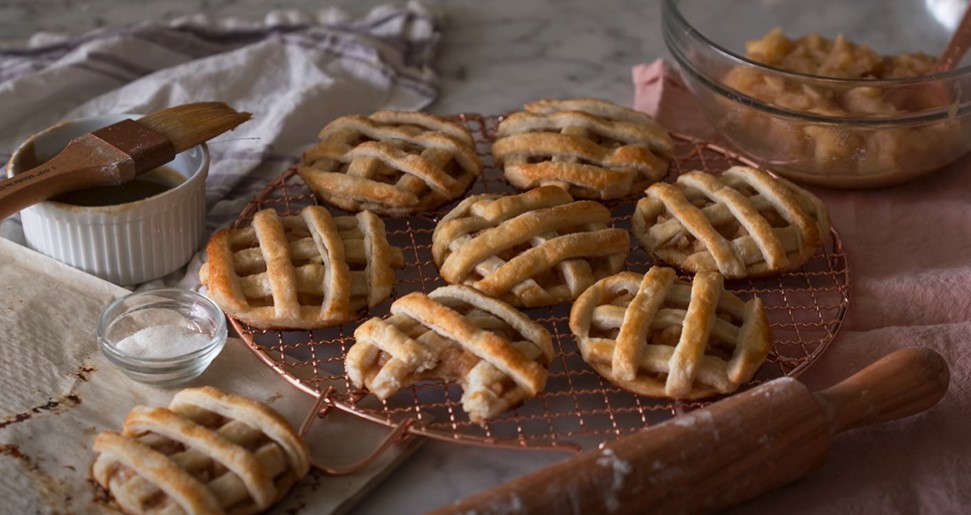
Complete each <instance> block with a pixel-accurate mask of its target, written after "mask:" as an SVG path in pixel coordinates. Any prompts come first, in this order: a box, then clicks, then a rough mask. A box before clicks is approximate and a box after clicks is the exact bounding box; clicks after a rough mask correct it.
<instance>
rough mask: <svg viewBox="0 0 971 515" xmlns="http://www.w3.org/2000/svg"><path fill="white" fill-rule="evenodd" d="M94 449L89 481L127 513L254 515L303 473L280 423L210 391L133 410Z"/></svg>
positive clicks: (295, 440)
mask: <svg viewBox="0 0 971 515" xmlns="http://www.w3.org/2000/svg"><path fill="white" fill-rule="evenodd" d="M94 450H95V452H98V453H100V454H99V456H98V458H97V459H96V460H95V463H94V466H93V467H92V473H93V475H94V478H95V480H96V481H97V482H98V484H99V485H101V486H102V487H103V488H104V489H106V490H107V491H108V493H109V494H110V495H111V497H112V498H114V500H115V501H116V502H117V503H118V505H119V506H120V507H121V508H122V509H123V510H124V511H125V512H126V513H157V514H163V513H165V514H193V515H196V514H217V513H234V514H247V513H257V512H260V511H263V510H265V509H266V508H268V507H269V506H270V505H272V504H273V503H275V502H277V501H279V500H280V499H282V498H283V496H284V495H286V493H287V492H288V491H289V490H290V487H291V486H292V485H293V484H294V483H295V482H296V481H298V480H299V479H300V478H302V477H303V476H305V475H306V474H307V472H308V471H309V469H310V463H309V456H308V451H307V448H306V445H305V444H304V443H303V441H302V440H301V439H300V437H299V436H298V435H297V434H296V433H295V432H294V431H293V429H292V428H291V427H290V425H289V424H288V423H287V421H286V420H285V419H283V417H281V416H280V415H279V414H277V413H276V412H275V411H273V410H271V409H270V408H268V407H266V406H264V405H262V404H260V403H258V402H256V401H253V400H250V399H247V398H244V397H240V396H237V395H232V394H228V393H226V392H223V391H221V390H218V389H216V388H212V387H202V388H191V389H186V390H182V391H181V392H179V393H177V394H176V395H175V397H174V398H173V399H172V403H171V404H169V407H168V408H149V407H145V406H137V407H135V408H134V409H132V411H131V412H130V413H129V414H128V417H127V418H126V419H125V422H124V426H123V429H122V431H121V433H120V434H119V433H115V432H105V433H101V434H99V435H98V436H97V437H96V438H95V441H94Z"/></svg>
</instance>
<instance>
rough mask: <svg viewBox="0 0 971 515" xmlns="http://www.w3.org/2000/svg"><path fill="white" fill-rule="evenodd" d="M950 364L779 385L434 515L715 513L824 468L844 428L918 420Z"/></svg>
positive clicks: (889, 365)
mask: <svg viewBox="0 0 971 515" xmlns="http://www.w3.org/2000/svg"><path fill="white" fill-rule="evenodd" d="M949 375H950V374H949V372H948V368H947V363H945V361H944V359H943V358H942V357H941V356H940V355H938V354H937V353H935V352H934V351H931V350H929V349H924V348H919V347H910V348H905V349H902V350H898V351H896V352H894V353H892V354H890V355H888V356H885V357H883V358H882V359H880V360H879V361H877V362H876V363H874V364H872V365H870V366H869V367H867V368H865V369H863V370H862V371H860V372H858V373H857V374H855V375H853V376H852V377H850V378H849V379H846V380H845V381H843V382H841V383H839V384H837V385H836V386H834V387H832V388H829V389H828V390H824V391H821V392H818V393H815V394H814V393H812V392H810V391H809V389H808V388H806V387H805V386H804V385H803V384H801V383H799V382H798V381H796V380H795V379H792V378H780V379H776V380H773V381H770V382H767V383H765V384H762V385H760V386H758V387H756V388H753V389H751V390H748V391H745V392H742V393H740V394H737V395H734V396H732V397H729V398H727V399H724V400H722V401H719V402H716V403H713V404H711V405H709V406H708V407H706V408H702V409H698V410H695V411H692V412H690V413H688V414H686V415H683V416H680V417H677V418H674V419H672V420H669V421H667V422H665V423H663V424H659V425H657V426H654V427H652V428H650V429H647V430H645V431H641V432H638V433H635V434H632V435H629V436H626V437H623V438H619V439H617V440H614V441H611V442H607V443H605V444H604V445H602V446H601V447H602V448H600V449H597V450H592V451H587V452H584V453H582V454H579V455H577V456H576V457H573V458H571V459H568V460H566V461H563V462H561V463H558V464H556V465H552V466H550V467H547V468H545V469H542V470H539V471H537V472H534V473H532V474H529V475H527V476H525V477H522V478H519V479H516V480H513V481H510V482H508V483H505V484H502V485H499V486H497V487H495V488H493V489H491V490H487V491H484V492H482V493H479V494H476V495H473V496H471V497H468V498H466V499H463V500H460V501H457V502H455V503H453V504H451V505H449V506H446V507H444V508H441V509H439V510H437V511H435V512H433V513H435V514H443V513H475V514H477V515H482V514H488V513H494V514H499V513H502V514H509V513H557V514H561V513H575V514H581V513H582V514H591V513H613V514H621V513H665V514H667V513H685V514H690V513H714V512H718V511H720V510H723V509H725V508H727V507H729V506H732V505H735V504H738V503H740V502H743V501H745V500H747V499H751V498H753V497H755V496H757V495H759V494H762V493H764V492H768V491H770V490H772V489H775V488H778V487H780V486H782V485H785V484H787V483H789V482H792V481H794V480H796V479H798V478H800V477H802V476H804V475H806V474H807V473H809V472H810V471H812V470H813V469H815V468H816V467H819V466H820V465H821V464H822V463H823V461H824V459H825V457H826V453H827V451H828V449H829V445H830V438H831V437H832V436H833V435H835V434H837V433H839V432H841V431H844V430H846V429H849V428H852V427H858V426H863V425H868V424H874V423H877V422H884V421H887V420H893V419H897V418H901V417H906V416H909V415H914V414H916V413H919V412H921V411H923V410H925V409H927V408H929V407H931V406H933V405H934V404H935V403H937V401H939V400H940V399H941V397H943V396H944V392H945V391H947V385H948V380H949Z"/></svg>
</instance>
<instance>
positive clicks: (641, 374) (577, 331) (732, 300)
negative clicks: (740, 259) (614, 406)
mask: <svg viewBox="0 0 971 515" xmlns="http://www.w3.org/2000/svg"><path fill="white" fill-rule="evenodd" d="M570 330H571V331H572V332H573V334H574V335H575V336H576V338H577V343H578V345H579V347H580V352H581V354H582V356H583V359H584V360H585V361H586V362H587V363H589V364H590V366H592V367H593V368H594V370H596V371H597V372H598V373H599V374H600V375H602V376H603V377H604V378H606V379H607V380H608V381H610V382H612V383H614V384H616V385H617V386H619V387H621V388H624V389H627V390H630V391H633V392H635V393H639V394H642V395H647V396H651V397H664V398H674V399H698V398H703V397H710V396H712V395H717V394H727V393H731V392H734V391H735V390H736V389H737V388H738V387H739V385H741V384H742V383H745V382H747V381H749V380H750V379H751V378H752V376H753V375H754V374H755V372H756V371H757V370H758V369H759V367H760V366H761V365H762V362H763V361H764V360H765V358H766V356H767V355H768V352H769V348H770V347H771V344H772V340H771V334H770V331H769V325H768V321H767V320H766V316H765V310H764V308H763V306H762V302H761V301H760V300H759V299H758V298H754V299H752V300H750V301H748V302H743V301H742V300H741V299H739V298H738V297H736V296H735V295H734V294H732V293H731V292H729V291H726V290H725V289H724V287H723V278H722V276H721V274H719V273H717V272H700V273H698V274H697V275H695V276H694V279H693V282H692V283H690V284H689V283H687V282H684V281H680V280H677V277H676V274H675V272H674V270H673V269H671V268H666V267H653V268H652V269H651V270H650V271H649V272H648V273H647V274H645V275H643V276H642V275H640V274H636V273H633V272H621V273H619V274H616V275H613V276H610V277H607V278H604V279H601V280H600V281H598V282H597V283H596V284H594V285H593V286H591V287H590V288H589V289H588V290H587V291H585V292H584V293H583V295H581V296H580V298H578V299H577V300H576V302H575V303H574V304H573V308H572V309H571V311H570Z"/></svg>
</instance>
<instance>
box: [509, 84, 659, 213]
mask: <svg viewBox="0 0 971 515" xmlns="http://www.w3.org/2000/svg"><path fill="white" fill-rule="evenodd" d="M673 148H674V147H673V143H672V141H671V137H670V136H669V135H668V133H667V131H665V130H664V129H663V128H662V127H661V126H660V125H658V124H657V123H655V122H654V119H652V118H651V117H650V116H648V115H646V114H644V113H641V112H639V111H635V110H633V109H628V108H626V107H621V106H619V105H616V104H613V103H610V102H605V101H603V100H595V99H574V100H537V101H535V102H531V103H529V104H526V106H525V111H522V112H518V113H513V114H511V115H509V116H508V117H507V118H506V119H504V120H503V121H502V122H501V123H500V124H499V129H498V139H497V141H496V142H495V143H494V144H493V146H492V154H493V156H494V157H495V160H496V166H499V167H501V168H503V169H504V170H505V174H506V179H507V180H508V181H509V182H511V183H512V184H514V185H516V186H517V187H519V188H523V189H529V188H534V187H536V186H542V185H555V186H560V187H562V188H564V189H566V190H567V191H569V192H570V193H571V194H572V195H573V196H574V197H578V198H593V199H615V198H621V197H625V196H627V195H630V194H631V193H635V192H638V193H639V192H641V191H644V188H646V187H647V186H648V185H649V184H652V183H654V182H657V181H659V180H661V179H662V178H663V177H664V176H665V175H666V174H667V170H668V164H669V163H670V161H671V157H672V155H673Z"/></svg>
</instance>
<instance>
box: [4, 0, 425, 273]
mask: <svg viewBox="0 0 971 515" xmlns="http://www.w3.org/2000/svg"><path fill="white" fill-rule="evenodd" d="M439 38H440V20H439V19H438V18H437V17H436V16H434V15H433V14H432V13H431V12H429V11H428V10H427V9H426V8H425V7H424V6H422V5H421V4H419V3H415V2H411V3H408V4H402V5H394V6H392V5H385V6H380V7H377V8H375V9H373V10H372V11H370V12H369V13H367V14H366V15H364V16H361V17H358V18H352V17H349V16H348V15H347V14H346V13H345V12H343V11H341V10H339V9H336V8H328V9H324V10H321V11H320V12H318V13H314V14H308V13H302V12H296V11H275V12H271V13H269V14H267V15H266V17H265V19H263V20H261V21H259V22H247V21H243V20H238V19H220V20H213V19H209V18H207V17H204V16H194V17H190V18H184V19H180V20H176V21H174V22H171V23H167V24H160V23H156V22H147V23H144V24H140V25H137V26H132V27H123V28H116V29H109V30H99V31H95V32H91V33H87V34H83V35H81V36H78V37H73V38H64V37H56V36H50V35H46V34H39V35H37V36H35V37H34V38H32V39H31V40H30V41H29V42H26V43H24V44H21V45H18V46H12V47H7V48H0V120H2V123H0V163H5V162H6V161H7V160H8V159H9V157H10V154H11V153H12V151H13V149H15V148H16V147H17V145H19V144H20V143H21V142H22V141H23V140H24V139H26V138H27V137H28V136H29V135H30V134H32V133H34V132H37V131H39V130H42V129H44V128H46V127H49V126H51V125H53V124H55V123H57V122H59V121H61V120H70V119H76V118H80V117H85V116H91V115H99V114H109V113H146V114H147V113H153V112H157V111H159V110H162V109H165V108H167V107H171V106H174V105H179V104H184V103H188V102H198V101H209V100H216V101H223V102H226V103H228V104H229V105H230V106H232V107H233V108H234V109H236V110H240V111H249V112H251V113H253V119H252V120H250V121H248V122H246V123H244V124H243V125H241V126H240V127H238V128H237V129H235V130H234V131H232V132H230V133H226V134H223V135H221V136H219V137H217V138H215V139H214V140H212V141H211V142H210V143H209V150H210V152H211V156H212V166H211V169H210V172H209V177H208V179H207V181H206V191H207V208H208V214H207V226H208V230H209V231H212V230H214V229H215V228H217V227H219V226H221V225H224V224H226V223H227V222H229V221H232V220H233V219H234V218H235V217H236V216H237V215H238V214H239V213H240V212H241V211H242V209H243V207H244V206H245V205H246V203H247V202H248V201H249V199H250V198H252V197H253V196H254V194H256V193H258V192H259V191H261V190H262V189H263V188H264V187H265V186H266V184H267V182H268V181H269V180H271V179H273V178H275V177H276V176H278V175H279V174H280V173H282V172H283V171H284V170H286V168H287V167H288V166H289V165H290V164H292V163H293V162H294V160H295V159H296V158H297V157H298V156H299V154H300V152H301V151H302V150H303V149H304V148H306V147H307V146H309V145H310V144H312V143H314V142H315V141H316V136H317V133H318V132H319V130H320V129H321V128H322V127H323V126H324V124H326V123H327V122H328V121H330V120H332V119H334V118H336V117H338V116H342V115H345V114H350V113H369V112H373V111H377V110H381V109H396V110H418V109H421V108H423V107H425V106H427V105H428V104H430V103H431V102H432V101H433V100H434V99H435V98H436V97H437V95H438V83H439V81H438V77H437V75H436V74H435V72H434V70H433V61H434V57H435V49H436V46H437V43H438V40H439ZM0 236H4V237H7V238H9V239H12V240H14V241H17V242H21V243H22V242H23V235H22V231H21V230H20V229H19V222H18V219H17V218H16V217H15V218H12V219H10V220H7V221H5V222H4V223H3V224H2V225H0ZM198 265H199V255H198V254H197V255H196V257H195V258H194V259H193V262H192V263H191V264H190V265H189V267H188V269H187V270H180V271H178V272H176V273H173V274H171V275H170V276H168V277H165V278H163V279H162V280H159V281H153V283H152V284H148V285H142V287H153V286H159V285H161V284H165V285H169V286H175V285H178V286H182V287H190V288H191V287H195V286H196V284H197V282H198V280H197V278H196V270H197V267H198Z"/></svg>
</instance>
